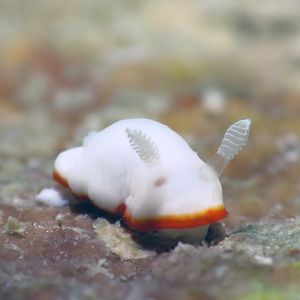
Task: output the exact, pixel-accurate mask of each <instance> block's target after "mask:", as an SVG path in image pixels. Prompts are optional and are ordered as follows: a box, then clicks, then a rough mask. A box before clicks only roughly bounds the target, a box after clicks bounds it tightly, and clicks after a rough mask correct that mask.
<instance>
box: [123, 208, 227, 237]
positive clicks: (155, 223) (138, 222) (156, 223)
mask: <svg viewBox="0 0 300 300" xmlns="http://www.w3.org/2000/svg"><path fill="white" fill-rule="evenodd" d="M227 216H228V212H227V210H226V209H225V208H224V206H223V205H219V206H215V207H212V208H208V209H206V210H203V211H200V212H197V213H192V214H182V215H165V216H159V217H152V218H140V219H135V218H133V217H132V216H130V214H129V212H128V210H127V209H126V210H125V213H124V219H125V222H126V223H127V225H128V226H129V227H131V228H132V229H135V230H138V231H148V230H161V229H184V228H193V227H198V226H204V225H208V224H211V223H214V222H217V221H219V220H221V219H223V218H226V217H227Z"/></svg>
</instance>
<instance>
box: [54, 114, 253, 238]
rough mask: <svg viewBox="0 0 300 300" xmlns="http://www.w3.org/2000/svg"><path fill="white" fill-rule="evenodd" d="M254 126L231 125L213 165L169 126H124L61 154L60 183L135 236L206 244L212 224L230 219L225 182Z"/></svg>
mask: <svg viewBox="0 0 300 300" xmlns="http://www.w3.org/2000/svg"><path fill="white" fill-rule="evenodd" d="M250 124H251V121H250V120H249V119H246V120H240V121H238V122H236V123H234V124H233V125H231V126H230V127H229V128H228V130H227V131H226V133H225V136H224V138H223V141H222V143H221V145H220V147H219V149H218V151H217V153H216V154H215V155H214V156H213V157H212V158H211V159H210V160H209V161H208V163H205V162H204V161H203V160H201V159H200V158H199V156H198V155H197V153H196V152H194V151H193V150H192V149H191V148H190V147H189V145H188V144H187V143H186V142H185V141H184V139H183V138H182V137H181V136H180V135H178V134H177V133H176V132H174V131H173V130H172V129H170V128H169V127H167V126H166V125H163V124H161V123H159V122H157V121H153V120H149V119H125V120H121V121H118V122H116V123H114V124H112V125H111V126H109V127H107V128H105V129H103V130H102V131H100V132H92V133H90V134H88V136H87V137H85V139H84V141H83V146H81V147H76V148H73V149H70V150H66V151H64V152H62V153H61V154H59V155H58V157H57V159H56V161H55V167H54V172H53V178H54V180H55V181H57V182H58V183H60V184H61V185H62V186H64V187H66V188H68V189H70V190H71V191H72V193H73V194H74V195H76V196H77V197H78V198H81V199H82V198H83V199H84V198H86V199H89V200H91V201H92V202H93V203H94V204H95V205H96V206H98V207H99V208H101V209H103V210H105V211H107V212H110V213H114V214H118V215H120V216H122V217H123V219H124V221H125V223H126V224H127V225H128V226H129V227H130V228H131V229H133V230H136V231H158V232H160V233H163V234H168V235H171V236H173V237H176V238H183V239H185V238H187V239H189V238H190V237H191V238H197V239H201V238H203V237H204V236H205V235H206V233H207V229H208V226H209V224H211V223H214V222H216V221H219V220H221V219H222V218H225V217H226V216H227V215H228V212H227V211H226V209H225V207H224V203H223V196H222V187H221V184H220V181H219V176H220V175H221V173H222V172H223V170H224V167H225V166H226V165H227V164H228V162H229V161H230V160H232V159H233V158H234V157H235V156H236V155H237V154H238V153H239V152H240V151H241V150H242V148H243V147H244V146H245V144H246V141H247V139H248V135H249V131H250Z"/></svg>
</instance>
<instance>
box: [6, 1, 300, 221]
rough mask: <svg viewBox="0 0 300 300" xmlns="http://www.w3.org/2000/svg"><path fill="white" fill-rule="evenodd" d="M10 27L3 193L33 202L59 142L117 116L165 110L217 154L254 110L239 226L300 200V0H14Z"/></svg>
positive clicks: (232, 180) (235, 168)
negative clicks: (233, 129)
mask: <svg viewBox="0 0 300 300" xmlns="http://www.w3.org/2000/svg"><path fill="white" fill-rule="evenodd" d="M0 41H1V42H0V53H1V59H0V168H1V169H0V183H1V187H2V194H3V195H2V198H1V201H2V202H4V203H10V204H11V203H15V204H18V203H22V204H24V203H25V202H24V199H26V201H27V202H26V203H28V201H29V200H28V199H32V197H33V196H32V195H34V193H35V192H37V191H38V189H40V188H41V186H43V183H41V181H38V180H37V178H39V179H40V178H45V180H49V178H50V174H51V170H52V164H53V159H54V158H55V156H56V155H57V153H58V152H59V151H61V150H63V149H65V148H66V147H70V146H72V145H78V144H80V143H81V140H82V138H83V137H84V136H85V135H86V134H87V133H88V132H89V131H91V130H101V129H102V128H104V127H106V126H108V125H109V124H111V123H112V122H114V121H117V120H119V119H122V118H131V117H147V118H153V119H156V120H159V121H161V122H163V123H166V124H168V125H169V126H170V127H171V128H173V129H174V130H176V131H178V132H179V133H180V134H182V135H183V136H184V137H185V138H186V139H187V141H188V142H189V143H190V145H191V146H192V147H193V148H194V149H195V150H196V151H198V153H199V155H200V157H201V158H203V159H207V158H209V157H210V156H211V155H212V154H213V153H214V152H215V151H216V149H217V147H218V145H219V143H220V140H221V138H222V136H223V134H224V131H225V129H226V128H227V127H228V126H229V125H230V124H231V123H232V122H234V121H236V120H238V119H242V118H245V117H250V118H251V119H252V120H253V130H252V134H251V138H250V142H249V144H248V146H247V148H246V149H245V151H243V153H242V154H241V155H240V156H239V157H238V158H237V159H236V160H235V161H234V162H232V163H231V165H230V166H229V167H228V168H227V170H226V172H225V174H224V176H223V177H222V182H223V188H224V197H225V202H226V206H227V207H228V210H229V211H230V213H231V218H230V219H228V220H227V221H226V222H227V224H228V226H229V227H230V226H233V227H234V226H236V225H238V224H241V223H243V222H245V221H249V220H250V221H251V220H261V219H266V218H267V219H268V218H285V217H292V216H295V215H297V214H299V212H300V182H299V174H300V173H299V172H300V119H299V112H300V2H299V1H296V0H287V1H280V2H278V1H276V0H267V1H258V0H251V1H250V0H249V1H247V0H245V1H239V0H223V1H215V0H198V1H196V0H195V1H193V0H187V1H179V0H151V1H150V0H149V1H137V0H123V1H110V0H101V1H95V0H87V1H80V0H73V1H72V0H67V1H58V0H53V1H46V0H45V1H37V0H36V1H35V0H31V1H22V0H19V1H10V0H2V1H1V2H0ZM18 180H19V184H20V182H21V185H22V186H21V187H20V186H18V187H17V190H18V189H19V191H21V196H20V195H19V196H18V197H16V193H15V190H16V186H15V185H14V182H17V181H18ZM26 180H27V181H26ZM34 182H38V183H36V185H34ZM29 183H30V184H29ZM4 187H5V188H4ZM12 195H13V196H12ZM14 201H15V202H14Z"/></svg>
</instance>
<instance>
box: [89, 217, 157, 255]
mask: <svg viewBox="0 0 300 300" xmlns="http://www.w3.org/2000/svg"><path fill="white" fill-rule="evenodd" d="M93 227H94V230H95V233H96V234H97V237H98V238H100V239H101V240H103V241H104V243H105V245H106V247H107V248H108V249H109V250H110V251H111V252H112V253H114V254H116V255H118V256H119V257H120V258H121V259H140V258H146V257H149V256H153V255H154V254H155V253H154V252H153V251H150V250H147V249H143V248H142V246H141V245H139V244H138V243H137V242H135V241H134V240H133V239H132V235H131V234H130V233H129V232H128V231H126V230H125V229H124V228H123V227H121V226H120V223H116V224H111V223H109V222H108V221H107V220H105V219H103V218H99V219H97V220H96V221H95V222H94V223H93Z"/></svg>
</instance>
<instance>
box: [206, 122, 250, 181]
mask: <svg viewBox="0 0 300 300" xmlns="http://www.w3.org/2000/svg"><path fill="white" fill-rule="evenodd" d="M251 123H252V122H251V120H250V119H245V120H240V121H238V122H236V123H234V124H232V125H231V126H230V127H229V128H228V129H227V131H226V133H225V135H224V138H223V140H222V143H221V145H220V146H219V149H218V151H217V153H216V154H215V155H214V156H213V157H212V158H211V159H210V160H209V161H208V164H209V165H210V166H211V167H212V168H213V169H214V170H215V171H216V172H217V174H218V175H219V176H220V175H221V174H222V173H223V171H224V168H225V167H226V165H227V164H228V163H229V162H230V161H231V160H233V159H234V158H235V156H236V155H238V154H239V153H240V152H241V151H242V149H243V148H244V147H245V145H246V143H247V141H248V137H249V134H250V127H251Z"/></svg>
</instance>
